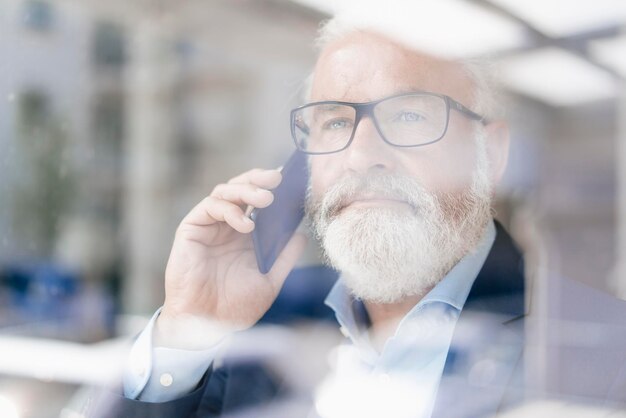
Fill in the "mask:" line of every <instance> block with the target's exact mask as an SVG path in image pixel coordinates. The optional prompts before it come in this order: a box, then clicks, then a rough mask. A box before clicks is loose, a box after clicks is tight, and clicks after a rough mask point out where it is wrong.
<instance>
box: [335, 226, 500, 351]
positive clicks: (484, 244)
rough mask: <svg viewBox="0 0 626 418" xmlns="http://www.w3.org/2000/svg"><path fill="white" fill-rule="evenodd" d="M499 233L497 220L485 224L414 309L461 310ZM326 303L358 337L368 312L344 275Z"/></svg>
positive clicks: (348, 331)
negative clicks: (429, 306)
mask: <svg viewBox="0 0 626 418" xmlns="http://www.w3.org/2000/svg"><path fill="white" fill-rule="evenodd" d="M495 237H496V229H495V225H494V223H493V221H491V222H489V223H488V224H487V226H486V227H485V231H484V232H483V235H482V237H481V240H480V243H479V244H478V246H477V247H476V248H475V249H474V250H473V251H471V252H470V253H468V254H467V255H465V257H463V258H462V259H461V261H459V262H458V263H457V264H456V265H455V266H454V267H453V268H452V270H450V271H449V272H448V274H446V276H445V277H444V278H443V279H442V280H441V281H440V282H439V283H438V284H437V285H436V286H435V287H433V288H432V289H431V291H430V292H428V293H427V294H426V296H424V297H423V298H422V300H420V302H419V303H418V304H417V305H415V306H414V307H413V308H412V309H411V311H414V310H416V309H419V308H421V307H422V306H423V305H426V304H429V303H433V302H442V303H445V304H447V305H450V306H452V307H454V308H455V309H456V310H457V311H459V312H460V311H461V310H462V309H463V306H464V305H465V301H466V300H467V296H468V295H469V292H470V290H471V288H472V285H473V284H474V280H475V279H476V277H477V276H478V273H479V272H480V269H481V268H482V265H483V264H484V263H485V260H486V259H487V255H488V254H489V251H490V250H491V247H492V245H493V242H494V240H495ZM324 303H325V304H326V305H327V306H328V307H330V308H331V309H332V310H333V311H334V312H335V316H336V317H337V321H338V322H339V324H340V325H341V326H342V327H344V328H345V331H347V333H348V334H349V336H350V337H351V338H352V339H353V340H355V339H357V337H358V336H359V334H361V333H362V331H363V328H364V327H366V322H367V314H366V312H365V309H364V306H363V304H362V302H361V301H360V300H358V299H355V298H354V297H353V296H352V295H351V294H350V291H349V289H348V288H347V287H346V285H345V283H344V281H343V280H342V278H341V277H339V279H338V280H337V282H336V283H335V285H334V286H333V288H332V289H331V291H330V292H329V294H328V296H327V297H326V299H325V300H324ZM408 315H410V312H409V314H408Z"/></svg>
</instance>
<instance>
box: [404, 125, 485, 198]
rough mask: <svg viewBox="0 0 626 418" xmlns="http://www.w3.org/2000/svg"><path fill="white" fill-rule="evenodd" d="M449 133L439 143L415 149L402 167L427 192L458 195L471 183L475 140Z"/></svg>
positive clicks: (474, 159) (474, 161) (473, 168)
mask: <svg viewBox="0 0 626 418" xmlns="http://www.w3.org/2000/svg"><path fill="white" fill-rule="evenodd" d="M451 133H452V132H449V133H448V134H447V135H446V137H445V138H443V139H442V140H441V141H439V142H436V143H434V144H431V145H427V146H425V147H423V148H422V149H415V150H414V151H413V152H412V154H413V155H411V162H410V163H408V162H407V163H406V164H405V166H406V167H410V168H409V169H410V171H411V173H410V174H411V175H412V176H414V177H416V178H418V179H420V181H421V183H422V184H423V185H424V187H425V188H426V189H427V190H428V191H431V192H439V193H449V192H460V191H464V190H467V188H468V187H470V185H471V183H472V178H473V174H474V170H475V167H476V147H475V145H474V139H473V138H471V136H467V135H465V136H463V135H451Z"/></svg>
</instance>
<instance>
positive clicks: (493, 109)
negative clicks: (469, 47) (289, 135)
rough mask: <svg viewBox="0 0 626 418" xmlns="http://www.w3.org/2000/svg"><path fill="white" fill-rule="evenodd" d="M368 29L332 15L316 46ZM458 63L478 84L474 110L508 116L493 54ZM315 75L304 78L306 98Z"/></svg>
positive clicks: (489, 115) (491, 117)
mask: <svg viewBox="0 0 626 418" xmlns="http://www.w3.org/2000/svg"><path fill="white" fill-rule="evenodd" d="M367 30H368V28H366V27H359V26H357V25H354V24H350V23H347V22H345V21H343V20H341V19H337V18H331V19H328V20H326V21H324V22H322V23H321V25H320V28H319V30H318V36H317V38H316V39H315V41H314V46H315V49H316V50H317V51H318V52H319V51H321V50H322V49H324V47H326V45H328V44H329V43H331V42H333V41H336V40H337V39H340V38H342V37H344V36H346V35H348V34H350V33H353V32H359V31H367ZM456 62H457V63H458V64H459V65H460V66H461V67H462V69H463V70H464V72H465V74H466V75H467V76H468V78H469V79H470V80H471V81H472V83H473V84H474V92H473V98H472V103H471V104H470V107H471V109H472V110H474V111H475V112H476V113H478V114H480V115H483V116H484V117H486V118H487V119H488V120H496V119H502V118H504V116H505V112H504V106H502V104H501V102H500V91H499V88H498V84H497V82H496V79H497V77H496V65H495V63H494V62H493V61H492V60H491V59H490V58H489V57H480V58H465V59H458V60H456ZM313 75H314V73H313V72H312V73H311V74H309V76H308V77H307V78H306V79H305V80H304V86H303V96H304V100H305V101H309V100H310V97H311V88H312V85H313Z"/></svg>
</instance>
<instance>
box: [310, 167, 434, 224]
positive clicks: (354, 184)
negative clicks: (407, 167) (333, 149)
mask: <svg viewBox="0 0 626 418" xmlns="http://www.w3.org/2000/svg"><path fill="white" fill-rule="evenodd" d="M368 198H376V199H391V200H398V201H401V202H405V203H407V204H408V205H409V206H410V207H411V208H412V210H413V212H415V213H418V212H420V211H421V210H423V208H424V207H432V206H433V204H434V203H435V197H434V196H433V195H432V194H430V193H428V192H427V191H426V190H425V189H424V187H423V186H422V185H421V184H420V183H418V182H417V181H416V180H414V179H412V178H409V177H405V176H399V175H395V174H377V175H372V174H369V175H366V176H363V175H358V176H357V175H348V176H345V177H343V178H341V179H339V180H338V181H336V182H335V183H334V184H333V185H332V186H331V187H330V188H329V189H328V190H327V191H326V193H324V195H323V196H322V197H320V198H318V199H319V201H318V202H316V203H314V204H309V205H307V206H309V211H310V212H312V213H317V214H319V215H321V216H322V217H323V218H325V219H331V218H333V217H335V216H336V215H337V214H338V213H339V212H340V211H341V210H342V209H343V208H345V207H346V206H348V205H349V204H350V203H352V202H354V201H355V200H359V199H368ZM307 200H308V201H309V202H310V203H312V201H313V198H312V196H311V193H310V189H309V198H308V199H307Z"/></svg>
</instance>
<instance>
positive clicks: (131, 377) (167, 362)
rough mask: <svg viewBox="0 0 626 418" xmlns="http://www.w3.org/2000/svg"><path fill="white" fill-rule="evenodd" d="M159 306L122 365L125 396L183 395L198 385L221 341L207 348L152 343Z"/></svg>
mask: <svg viewBox="0 0 626 418" xmlns="http://www.w3.org/2000/svg"><path fill="white" fill-rule="evenodd" d="M160 313H161V308H159V309H158V310H157V311H156V312H155V313H154V315H153V316H152V318H151V319H150V321H149V322H148V325H147V326H146V328H145V329H144V330H143V331H142V333H141V334H140V335H139V337H138V338H137V340H136V341H135V343H134V344H133V347H132V348H131V352H130V356H129V360H128V363H127V365H126V367H125V369H124V376H123V381H124V396H125V397H127V398H130V399H137V400H141V401H147V402H166V401H170V400H173V399H177V398H179V397H181V396H184V395H186V394H188V393H190V392H191V391H193V389H195V387H196V386H197V385H198V382H200V380H201V379H202V376H203V375H204V373H205V372H206V370H207V369H208V368H209V366H210V365H211V363H212V362H213V360H214V359H215V358H216V357H217V355H218V351H219V349H220V348H221V346H222V343H221V342H220V343H218V344H216V345H215V346H213V347H211V348H209V349H206V350H182V349H174V348H165V347H153V346H152V334H153V330H154V325H155V323H156V319H157V318H158V316H159V314H160Z"/></svg>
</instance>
